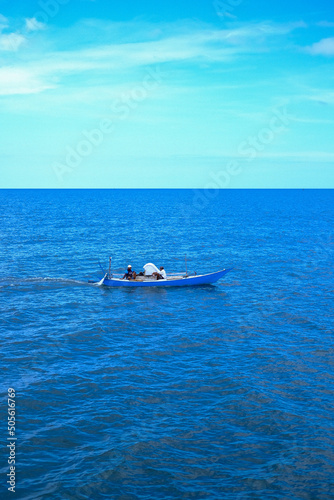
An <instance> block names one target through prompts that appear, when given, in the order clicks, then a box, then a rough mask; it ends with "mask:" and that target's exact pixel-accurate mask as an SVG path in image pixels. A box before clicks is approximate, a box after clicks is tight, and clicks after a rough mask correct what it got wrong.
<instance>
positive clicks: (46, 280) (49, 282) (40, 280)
mask: <svg viewBox="0 0 334 500" xmlns="http://www.w3.org/2000/svg"><path fill="white" fill-rule="evenodd" d="M97 284H98V283H97ZM92 285H93V283H88V282H87V281H80V280H76V279H71V278H51V277H49V276H47V277H33V278H17V277H14V276H8V277H5V278H0V288H7V287H15V288H17V287H21V288H22V287H23V288H25V287H28V288H29V287H30V286H38V287H50V288H52V287H54V288H58V287H59V286H64V287H66V286H92ZM94 285H95V286H96V284H95V283H94Z"/></svg>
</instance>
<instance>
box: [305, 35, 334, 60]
mask: <svg viewBox="0 0 334 500" xmlns="http://www.w3.org/2000/svg"><path fill="white" fill-rule="evenodd" d="M306 51H307V52H308V53H309V54H312V55H317V56H318V55H320V56H334V37H332V38H323V39H322V40H320V42H316V43H314V44H313V45H311V46H310V47H307V48H306Z"/></svg>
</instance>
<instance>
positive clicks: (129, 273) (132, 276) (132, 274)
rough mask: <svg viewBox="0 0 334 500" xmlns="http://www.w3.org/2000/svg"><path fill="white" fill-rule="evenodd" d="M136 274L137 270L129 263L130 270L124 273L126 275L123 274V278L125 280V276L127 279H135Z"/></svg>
mask: <svg viewBox="0 0 334 500" xmlns="http://www.w3.org/2000/svg"><path fill="white" fill-rule="evenodd" d="M136 276H137V274H136V271H132V266H131V264H129V265H128V270H127V272H126V273H125V274H124V276H123V278H122V279H123V280H124V278H126V279H127V280H135V279H136Z"/></svg>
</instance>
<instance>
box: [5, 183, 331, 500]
mask: <svg viewBox="0 0 334 500" xmlns="http://www.w3.org/2000/svg"><path fill="white" fill-rule="evenodd" d="M333 198H334V197H333V191H331V190H222V191H214V190H211V191H209V190H207V191H194V190H1V191H0V220H1V223H0V235H1V238H0V269H1V273H0V300H1V302H0V311H1V316H0V322H1V323H0V324H1V326H0V334H1V336H0V338H1V373H2V376H1V393H2V412H1V414H2V418H1V435H2V460H1V464H0V465H1V467H0V471H1V480H2V481H1V494H0V495H1V498H17V499H20V500H21V499H22V500H30V499H31V500H42V499H43V500H50V499H51V500H58V499H59V500H63V499H66V500H71V499H79V500H84V499H98V500H99V499H112V500H114V499H115V500H136V499H139V500H151V499H152V500H158V499H161V500H169V499H194V500H200V499H201V500H202V499H210V500H211V499H212V500H222V499H226V500H230V499H231V500H241V499H242V500H274V499H275V500H276V499H282V500H283V499H284V500H297V499H298V500H299V499H304V500H329V499H333V498H334V479H333V477H334V474H333V471H334V411H333V398H334V396H333V394H334V357H333V354H334V349H333V316H334V303H333V256H334V230H333V228H334V199H333ZM185 255H186V256H187V269H188V272H189V273H193V272H197V273H198V274H199V273H206V272H208V273H209V272H213V271H218V270H221V269H224V268H228V267H233V270H232V271H231V272H230V273H229V274H227V275H226V276H225V277H224V278H223V279H222V280H221V281H219V282H218V283H217V284H216V285H209V286H198V287H182V288H135V289H133V288H131V289H127V288H126V289H117V288H113V289H111V288H107V287H97V286H94V285H92V284H89V283H88V281H89V280H92V279H93V280H94V279H96V280H99V279H100V278H101V277H102V273H101V271H100V268H99V264H98V262H99V260H100V261H101V263H102V265H103V266H104V267H105V268H107V267H108V259H109V256H111V266H112V270H113V271H114V272H116V273H123V272H125V270H126V268H127V265H128V264H131V265H132V268H133V269H134V270H135V271H137V272H138V271H141V270H142V267H143V266H144V264H146V263H147V262H153V263H154V264H156V265H157V266H160V265H163V266H164V267H165V269H166V272H167V274H168V273H169V272H177V271H180V272H184V271H185ZM8 389H11V392H10V396H12V397H11V398H9V399H10V400H11V401H13V400H14V402H15V405H14V406H12V407H13V408H14V410H15V411H14V412H13V411H12V413H8V411H7V407H8V403H7V401H8ZM11 404H12V403H11ZM12 405H13V404H12ZM12 407H10V408H9V409H11V408H12ZM12 415H15V422H14V421H13V419H12V418H11V417H12ZM8 418H9V419H11V420H10V422H9V421H8ZM7 421H8V423H11V424H13V423H15V425H14V427H15V436H9V431H8V427H7V425H8V423H7ZM14 437H15V438H16V439H15V440H14ZM8 443H9V444H10V446H12V448H10V446H7V444H8ZM10 450H12V452H11V451H10ZM10 453H11V454H10ZM11 457H12V458H14V460H15V470H13V469H12V470H11V471H10V464H9V463H8V462H9V460H10V458H11ZM7 474H11V476H10V475H9V476H7ZM8 478H9V479H8ZM10 480H12V481H13V482H14V484H15V494H13V492H12V491H9V490H8V488H9V487H10ZM7 481H9V482H7Z"/></svg>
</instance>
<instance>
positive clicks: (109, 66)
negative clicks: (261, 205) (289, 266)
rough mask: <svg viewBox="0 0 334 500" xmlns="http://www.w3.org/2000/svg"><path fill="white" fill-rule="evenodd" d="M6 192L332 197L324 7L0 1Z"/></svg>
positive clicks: (331, 58) (330, 11)
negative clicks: (313, 193) (314, 192)
mask: <svg viewBox="0 0 334 500" xmlns="http://www.w3.org/2000/svg"><path fill="white" fill-rule="evenodd" d="M0 54H1V68H0V100H1V106H0V110H1V111H0V113H1V151H0V154H1V167H0V172H1V179H2V182H1V185H0V187H2V188H199V189H200V188H209V187H211V188H212V187H213V188H214V187H219V188H333V187H334V173H333V160H334V145H333V139H332V136H333V123H334V118H333V106H334V86H333V83H334V7H333V4H332V2H330V1H329V0H327V1H324V0H320V1H317V2H316V1H315V0H310V1H308V2H306V3H305V2H302V1H301V0H297V1H295V2H291V3H290V4H289V5H288V7H286V6H285V5H283V4H282V5H280V4H279V3H278V2H265V1H263V0H259V1H250V0H226V2H225V1H220V0H217V1H214V2H211V1H203V0H200V1H198V2H190V1H184V2H175V1H168V2H167V1H163V2H158V3H157V2H153V1H151V0H150V1H146V2H135V1H133V0H130V1H128V2H124V3H121V2H107V1H105V0H45V1H43V0H40V1H32V0H28V1H25V2H20V3H17V2H16V3H10V2H8V1H0Z"/></svg>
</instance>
